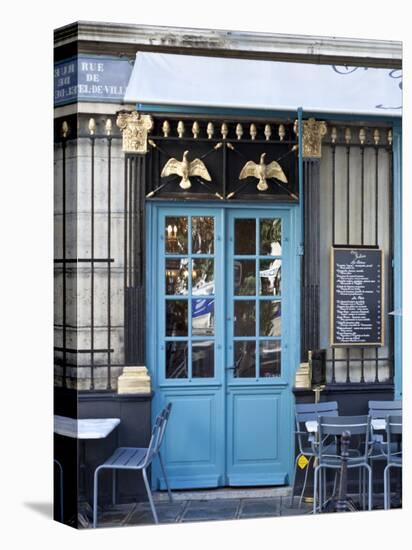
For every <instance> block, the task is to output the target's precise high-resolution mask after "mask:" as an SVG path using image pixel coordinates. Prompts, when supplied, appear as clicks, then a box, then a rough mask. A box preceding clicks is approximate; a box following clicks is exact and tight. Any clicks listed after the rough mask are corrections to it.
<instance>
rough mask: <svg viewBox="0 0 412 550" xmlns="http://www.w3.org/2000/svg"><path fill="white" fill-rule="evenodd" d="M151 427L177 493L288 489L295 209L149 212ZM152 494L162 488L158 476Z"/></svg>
mask: <svg viewBox="0 0 412 550" xmlns="http://www.w3.org/2000/svg"><path fill="white" fill-rule="evenodd" d="M148 219H149V227H148V229H149V231H150V239H151V243H150V246H149V257H148V271H147V280H148V283H149V284H148V287H149V288H148V296H147V319H148V321H149V324H150V327H149V336H148V351H149V353H148V363H149V364H148V366H149V370H150V372H151V376H152V383H153V389H154V399H153V418H154V417H155V416H156V414H157V413H158V411H160V410H161V408H162V407H163V406H164V405H165V404H166V403H167V402H169V401H171V402H172V404H173V409H172V414H171V416H170V420H169V424H168V428H167V433H166V437H165V443H164V450H163V452H164V459H165V462H166V469H167V472H168V476H169V478H170V483H171V486H172V487H174V488H201V487H218V486H253V485H256V486H257V485H283V484H287V483H288V481H289V477H290V473H291V467H292V458H293V457H292V453H293V447H292V443H293V437H292V431H293V428H292V426H293V423H292V394H291V385H292V384H291V382H292V380H293V375H294V370H295V367H296V364H297V363H296V360H297V358H296V353H295V348H296V349H297V346H294V343H296V341H297V338H299V335H298V334H295V332H296V329H295V327H296V326H297V324H296V319H295V316H296V314H297V311H298V309H297V307H296V291H295V288H296V287H295V282H296V247H295V245H294V240H295V239H294V223H293V220H294V212H293V208H286V207H285V208H270V209H259V210H257V209H255V210H253V209H251V208H238V209H232V208H216V207H211V208H205V207H188V206H181V207H177V206H173V207H171V206H154V205H151V206H150V207H149V216H148ZM152 484H153V487H154V488H160V489H164V488H165V483H164V480H163V478H162V475H161V471H160V469H159V468H158V467H157V466H156V465H155V466H154V468H153V472H152Z"/></svg>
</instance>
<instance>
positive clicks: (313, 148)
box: [302, 118, 327, 158]
mask: <svg viewBox="0 0 412 550" xmlns="http://www.w3.org/2000/svg"><path fill="white" fill-rule="evenodd" d="M326 132H327V128H326V123H325V122H324V121H321V120H315V119H314V118H309V119H308V120H304V121H303V127H302V157H303V158H321V156H322V138H323V136H325V135H326Z"/></svg>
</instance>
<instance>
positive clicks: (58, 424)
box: [54, 414, 120, 439]
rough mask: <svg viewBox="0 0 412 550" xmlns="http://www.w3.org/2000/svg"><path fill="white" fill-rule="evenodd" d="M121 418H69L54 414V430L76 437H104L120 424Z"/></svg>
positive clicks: (60, 433)
mask: <svg viewBox="0 0 412 550" xmlns="http://www.w3.org/2000/svg"><path fill="white" fill-rule="evenodd" d="M119 424H120V418H80V419H76V418H69V417H67V416H59V415H57V414H56V415H54V432H55V433H57V434H59V435H64V436H66V437H73V438H75V439H104V438H105V437H107V436H108V435H109V434H110V433H111V432H112V431H113V430H114V429H115V428H116V427H117V426H118V425H119Z"/></svg>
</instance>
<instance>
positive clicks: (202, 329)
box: [192, 298, 215, 336]
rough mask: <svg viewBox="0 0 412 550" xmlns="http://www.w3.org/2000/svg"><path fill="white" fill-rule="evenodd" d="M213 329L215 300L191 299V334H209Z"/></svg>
mask: <svg viewBox="0 0 412 550" xmlns="http://www.w3.org/2000/svg"><path fill="white" fill-rule="evenodd" d="M214 329H215V300H214V299H213V298H194V299H193V300H192V334H193V336H211V335H212V334H213V333H214Z"/></svg>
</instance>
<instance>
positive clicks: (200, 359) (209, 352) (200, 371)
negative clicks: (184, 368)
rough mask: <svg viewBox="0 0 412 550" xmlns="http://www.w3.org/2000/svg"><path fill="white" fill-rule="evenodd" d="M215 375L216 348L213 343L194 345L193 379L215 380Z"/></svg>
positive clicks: (194, 343)
mask: <svg viewBox="0 0 412 550" xmlns="http://www.w3.org/2000/svg"><path fill="white" fill-rule="evenodd" d="M214 375H215V346H214V343H213V341H208V342H193V343H192V377H193V378H213V376H214Z"/></svg>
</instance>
